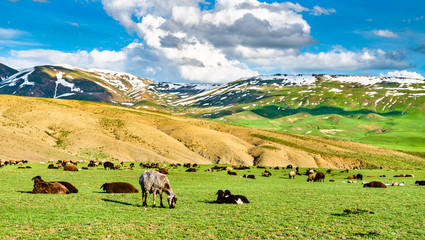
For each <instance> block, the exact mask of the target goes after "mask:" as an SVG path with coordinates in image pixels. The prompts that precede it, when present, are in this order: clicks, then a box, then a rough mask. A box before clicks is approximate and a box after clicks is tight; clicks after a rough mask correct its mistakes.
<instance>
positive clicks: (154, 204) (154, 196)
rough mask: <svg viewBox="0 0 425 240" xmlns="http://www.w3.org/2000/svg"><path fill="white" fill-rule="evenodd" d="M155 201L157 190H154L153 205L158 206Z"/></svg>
mask: <svg viewBox="0 0 425 240" xmlns="http://www.w3.org/2000/svg"><path fill="white" fill-rule="evenodd" d="M155 201H156V191H154V192H153V205H152V207H156V206H155Z"/></svg>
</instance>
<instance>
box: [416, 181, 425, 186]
mask: <svg viewBox="0 0 425 240" xmlns="http://www.w3.org/2000/svg"><path fill="white" fill-rule="evenodd" d="M415 184H418V185H419V186H424V185H425V181H416V182H415Z"/></svg>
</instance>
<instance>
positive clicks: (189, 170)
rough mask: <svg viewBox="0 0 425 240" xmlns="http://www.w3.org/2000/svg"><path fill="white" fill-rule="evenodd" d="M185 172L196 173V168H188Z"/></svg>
mask: <svg viewBox="0 0 425 240" xmlns="http://www.w3.org/2000/svg"><path fill="white" fill-rule="evenodd" d="M186 172H196V168H188V169H187V170H186Z"/></svg>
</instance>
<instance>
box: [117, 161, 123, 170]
mask: <svg viewBox="0 0 425 240" xmlns="http://www.w3.org/2000/svg"><path fill="white" fill-rule="evenodd" d="M122 166H124V163H123V162H121V163H118V164H115V169H120V168H121V167H122Z"/></svg>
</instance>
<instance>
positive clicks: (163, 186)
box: [139, 170, 177, 208]
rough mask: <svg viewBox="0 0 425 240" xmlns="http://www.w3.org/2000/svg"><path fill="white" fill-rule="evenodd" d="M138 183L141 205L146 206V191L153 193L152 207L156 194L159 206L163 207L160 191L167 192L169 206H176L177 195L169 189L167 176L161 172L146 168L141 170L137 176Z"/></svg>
mask: <svg viewBox="0 0 425 240" xmlns="http://www.w3.org/2000/svg"><path fill="white" fill-rule="evenodd" d="M139 184H140V187H141V188H142V200H143V206H147V204H146V199H147V197H148V193H152V194H153V205H152V206H153V207H156V206H155V200H156V194H159V197H160V201H161V207H164V205H163V204H162V192H165V193H166V194H167V201H168V205H169V206H170V208H174V207H175V206H176V202H177V197H176V195H175V194H174V193H173V190H172V189H171V185H170V182H169V181H168V178H167V176H165V175H164V174H161V173H159V172H157V171H152V170H147V171H145V172H143V174H142V175H141V176H140V178H139Z"/></svg>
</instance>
